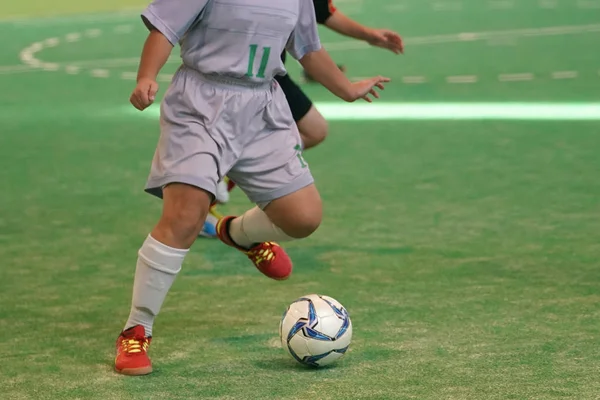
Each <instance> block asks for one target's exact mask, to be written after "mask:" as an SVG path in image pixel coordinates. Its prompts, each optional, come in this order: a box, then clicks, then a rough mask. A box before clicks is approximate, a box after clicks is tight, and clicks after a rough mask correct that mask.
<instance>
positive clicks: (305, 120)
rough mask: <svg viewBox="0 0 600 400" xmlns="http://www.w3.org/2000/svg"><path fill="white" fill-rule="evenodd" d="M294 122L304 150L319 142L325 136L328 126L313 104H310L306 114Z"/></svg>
mask: <svg viewBox="0 0 600 400" xmlns="http://www.w3.org/2000/svg"><path fill="white" fill-rule="evenodd" d="M296 124H297V125H298V130H299V131H300V137H301V138H302V143H303V144H304V150H308V149H311V148H313V147H315V146H317V145H319V144H321V143H322V142H323V141H324V140H325V138H327V133H328V132H329V126H328V124H327V121H326V120H325V118H324V117H323V115H321V113H320V112H319V110H317V108H316V107H315V106H314V105H311V106H310V108H309V110H308V112H307V113H306V115H304V116H303V117H302V118H300V119H299V120H298V121H297V122H296Z"/></svg>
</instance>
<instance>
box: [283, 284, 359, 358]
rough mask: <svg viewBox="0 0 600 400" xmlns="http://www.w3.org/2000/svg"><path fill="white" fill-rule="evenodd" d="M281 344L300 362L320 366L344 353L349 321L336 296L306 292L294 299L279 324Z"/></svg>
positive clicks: (347, 341)
mask: <svg viewBox="0 0 600 400" xmlns="http://www.w3.org/2000/svg"><path fill="white" fill-rule="evenodd" d="M279 337H280V338H281V344H282V346H283V348H284V349H285V350H286V351H287V352H288V353H289V354H290V355H291V356H292V357H293V358H294V359H295V360H296V361H298V362H299V363H301V364H305V365H310V366H313V367H321V366H324V365H328V364H331V363H333V362H334V361H336V360H338V359H340V358H341V357H343V356H344V354H345V353H346V351H347V350H348V346H350V341H351V340H352V322H350V316H349V315H348V312H347V311H346V309H345V308H344V306H342V305H341V304H340V303H339V302H338V301H337V300H335V299H332V298H331V297H327V296H320V295H317V294H309V295H308V296H303V297H300V298H299V299H297V300H296V301H294V302H293V303H292V304H291V305H290V306H289V307H288V309H287V310H286V312H285V313H284V314H283V318H282V319H281V323H280V324H279Z"/></svg>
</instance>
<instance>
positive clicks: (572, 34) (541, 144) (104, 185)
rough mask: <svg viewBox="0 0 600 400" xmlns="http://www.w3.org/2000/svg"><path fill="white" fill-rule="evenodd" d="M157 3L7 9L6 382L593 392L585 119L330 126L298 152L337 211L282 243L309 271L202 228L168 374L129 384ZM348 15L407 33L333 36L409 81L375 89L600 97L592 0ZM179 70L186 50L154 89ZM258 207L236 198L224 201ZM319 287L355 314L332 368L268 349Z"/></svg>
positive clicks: (590, 153) (2, 294) (165, 330)
mask: <svg viewBox="0 0 600 400" xmlns="http://www.w3.org/2000/svg"><path fill="white" fill-rule="evenodd" d="M142 6H143V2H134V1H130V0H129V1H121V2H116V1H113V2H102V3H98V4H89V3H88V2H73V1H70V0H62V1H60V2H52V4H50V3H49V2H34V1H31V0H27V1H20V2H18V3H16V2H13V3H11V4H9V5H7V6H3V8H2V9H1V13H2V15H0V18H3V20H2V22H0V34H1V35H2V37H3V38H7V39H8V40H5V41H3V44H2V46H1V48H0V87H1V88H2V94H1V95H0V121H1V128H0V160H1V161H0V165H1V167H2V168H0V182H1V185H2V189H3V190H2V193H3V195H2V196H0V260H2V267H1V268H0V358H1V359H2V363H1V365H0V393H2V395H1V396H0V398H2V399H4V398H6V399H76V398H81V399H138V398H139V399H165V398H168V399H189V398H201V399H307V398H312V399H319V400H321V399H323V400H325V399H486V400H487V399H555V398H556V399H577V400H579V399H596V398H598V393H600V384H599V383H598V372H599V371H598V365H600V351H599V350H598V332H600V323H599V322H598V320H599V317H600V312H599V306H598V303H599V300H600V289H599V283H600V272H599V268H598V267H599V263H598V253H599V251H600V247H599V246H598V232H599V231H600V209H599V202H598V197H599V195H600V184H599V183H598V182H599V180H598V171H600V158H599V157H598V154H597V149H598V147H599V145H600V136H599V135H598V134H599V133H600V128H599V125H598V122H597V121H594V120H592V121H560V120H559V121H536V120H529V121H514V120H513V121H504V120H498V119H491V120H474V121H473V120H471V121H456V120H442V121H430V120H423V121H405V120H383V121H373V120H370V121H360V120H358V121H357V120H354V121H343V120H335V121H332V122H331V126H330V130H331V134H330V137H329V138H328V140H327V141H326V142H325V144H324V145H323V146H321V147H319V148H317V149H315V150H312V151H310V152H307V153H306V154H305V158H306V159H307V161H308V162H309V163H310V166H311V169H312V171H313V173H314V175H315V177H316V179H317V182H318V186H319V188H320V191H321V193H322V196H323V199H324V202H325V219H324V222H323V225H322V227H321V228H320V230H319V231H318V232H317V233H316V234H315V235H314V236H313V237H311V238H310V239H307V240H305V241H301V242H297V243H292V244H290V245H289V246H287V248H288V250H289V252H290V254H291V256H292V257H293V259H294V261H295V272H294V275H293V277H292V278H291V279H290V280H289V281H287V282H283V283H282V282H271V281H269V280H267V279H265V278H263V277H262V276H261V275H260V274H258V273H257V272H256V271H255V270H253V268H252V267H251V266H250V265H248V263H247V262H246V260H244V257H243V256H242V255H241V254H238V253H235V252H232V251H231V250H230V249H228V248H225V247H224V246H223V245H221V244H219V243H217V242H211V241H207V240H201V241H199V242H198V243H197V244H196V245H195V246H194V248H193V250H192V251H191V254H190V255H189V257H188V258H187V259H186V263H185V265H184V269H183V271H182V273H181V274H180V276H179V277H178V279H177V281H176V282H175V285H174V286H173V289H172V291H171V293H170V295H169V297H168V299H167V301H166V303H165V306H164V308H163V310H162V313H161V315H160V317H159V318H158V320H157V323H156V326H155V332H154V334H155V335H154V336H155V339H154V341H153V344H152V348H151V352H150V354H151V356H152V357H153V360H154V363H155V373H154V374H153V375H151V376H149V377H144V378H133V379H132V378H129V377H122V376H119V375H116V374H115V373H114V372H113V371H112V362H113V357H114V352H113V346H114V340H115V339H116V336H117V334H118V332H119V330H120V329H121V328H122V325H123V323H124V321H125V319H126V317H127V314H128V309H129V301H130V296H131V284H132V277H133V270H134V263H135V259H136V252H137V250H138V248H139V246H140V244H141V243H142V241H143V239H144V237H145V235H146V234H147V233H148V232H149V231H150V229H151V228H152V225H153V224H154V223H155V221H156V219H157V217H158V214H159V211H160V202H159V201H157V200H156V199H154V198H151V197H150V196H148V195H146V194H144V193H143V192H142V187H143V184H144V181H145V178H146V176H147V173H148V168H149V162H150V160H151V157H152V154H153V151H154V147H155V145H156V140H157V134H158V125H157V121H156V117H155V116H147V115H146V114H144V113H138V112H135V110H133V109H132V108H131V107H130V106H129V105H128V97H129V93H130V91H131V89H132V88H133V85H134V80H133V79H134V76H135V75H134V74H135V70H136V66H137V62H138V55H139V52H140V48H141V45H142V42H143V40H144V36H145V32H144V29H143V27H142V24H141V22H140V20H139V17H138V15H137V14H138V12H137V11H135V9H136V7H137V8H141V7H142ZM338 6H339V8H340V9H341V10H342V11H345V12H347V13H348V14H349V15H350V16H352V17H354V18H357V19H359V20H360V21H361V22H364V23H366V24H371V25H380V26H386V27H390V28H394V29H397V30H399V31H400V32H401V33H402V34H403V36H404V37H405V39H406V44H407V46H406V55H405V56H402V57H397V56H394V55H391V54H387V53H385V52H383V51H379V50H376V49H371V48H368V47H365V46H362V45H361V44H359V43H356V42H352V41H349V40H347V39H344V38H340V37H339V36H337V35H335V34H333V33H329V32H325V31H323V41H324V43H325V45H326V47H327V48H328V49H330V51H331V54H332V55H333V57H334V58H335V59H336V61H337V62H339V63H343V64H345V65H347V67H348V71H349V75H350V76H351V77H355V78H358V77H362V76H369V75H372V74H381V75H388V76H390V77H391V78H392V79H393V80H394V82H393V83H392V84H390V85H389V86H388V88H387V89H386V91H385V92H384V95H383V96H382V97H383V98H382V101H383V102H389V103H392V102H394V103H406V102H415V103H420V104H421V103H425V104H429V103H445V102H452V103H463V102H470V103H479V102H486V103H490V102H491V103H495V104H497V103H500V104H502V103H503V102H511V103H527V104H535V103H572V104H590V103H597V102H598V101H599V100H598V93H599V91H600V75H599V74H598V71H599V70H600V55H599V54H600V53H598V51H597V50H596V48H597V45H598V42H599V40H600V22H599V21H600V3H599V2H598V1H593V0H586V1H566V0H556V1H555V0H542V1H534V0H520V1H510V0H502V1H500V0H497V1H474V0H462V1H437V2H435V1H416V0H410V1H409V0H405V1H398V2H388V1H383V0H370V1H369V2H367V1H339V4H338ZM132 9H133V10H132ZM176 67H177V59H176V53H174V58H173V61H171V62H169V64H168V65H167V67H166V68H165V70H164V71H163V74H164V75H161V76H160V80H161V85H162V90H163V91H164V89H165V88H166V86H167V84H168V80H169V78H170V76H169V75H170V74H171V73H172V72H173V71H174V70H175V68H176ZM290 71H291V73H292V75H293V76H294V77H298V78H299V77H300V74H299V69H298V67H297V65H295V64H294V63H290ZM304 87H305V88H306V90H307V92H308V93H310V95H311V96H312V97H313V98H314V99H315V100H316V101H318V102H327V103H330V102H336V100H335V99H334V98H333V96H331V95H330V94H328V93H327V92H326V91H325V90H324V89H322V88H320V87H318V86H314V85H306V86H304ZM374 106H376V104H375V105H374ZM147 114H149V115H150V113H147ZM248 206H249V204H248V202H247V201H246V200H245V199H244V198H243V196H242V195H241V193H239V191H238V192H235V194H234V195H233V200H232V203H231V204H230V205H228V206H227V208H226V209H225V210H226V211H227V212H231V213H239V212H242V211H243V210H245V209H246V208H247V207H248ZM315 292H316V293H322V294H327V295H330V296H332V297H334V298H336V299H338V300H339V301H341V302H342V303H343V304H344V305H345V306H346V307H347V308H348V310H349V312H350V315H351V317H352V321H353V325H354V341H353V344H352V346H351V350H350V352H349V353H348V355H347V357H346V358H345V359H344V360H343V361H342V362H341V363H339V364H338V365H337V366H336V367H334V368H328V369H324V370H320V371H314V370H307V369H305V368H302V367H300V366H298V365H296V364H295V363H294V362H293V361H292V360H291V359H289V358H287V356H286V355H285V354H284V353H283V350H282V349H281V348H279V344H278V340H277V326H278V323H279V318H280V316H281V313H282V312H283V310H284V309H285V307H286V306H287V305H288V304H289V303H290V302H291V301H293V300H294V299H295V298H297V297H300V296H302V295H305V294H308V293H315Z"/></svg>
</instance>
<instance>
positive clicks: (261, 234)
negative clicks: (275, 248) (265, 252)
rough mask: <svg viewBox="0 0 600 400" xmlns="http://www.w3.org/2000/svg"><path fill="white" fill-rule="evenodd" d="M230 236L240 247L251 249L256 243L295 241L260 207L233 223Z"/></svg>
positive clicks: (230, 226) (249, 211)
mask: <svg viewBox="0 0 600 400" xmlns="http://www.w3.org/2000/svg"><path fill="white" fill-rule="evenodd" d="M229 236H231V239H233V241H234V242H235V243H236V244H237V245H238V246H241V247H245V248H250V247H251V246H252V245H253V244H255V243H262V242H289V241H291V240H295V238H293V237H291V236H289V235H287V234H286V233H285V232H284V231H282V230H281V228H279V227H278V226H276V225H275V224H274V223H273V222H271V220H270V219H269V217H268V216H267V214H265V212H264V211H263V210H261V209H260V208H258V207H254V208H252V209H250V210H248V211H246V212H245V213H244V214H243V215H242V216H240V217H237V218H236V219H234V220H233V221H231V223H230V224H229Z"/></svg>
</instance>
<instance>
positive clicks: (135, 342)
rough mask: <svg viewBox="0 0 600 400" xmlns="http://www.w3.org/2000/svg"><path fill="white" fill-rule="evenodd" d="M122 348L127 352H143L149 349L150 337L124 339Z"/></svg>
mask: <svg viewBox="0 0 600 400" xmlns="http://www.w3.org/2000/svg"><path fill="white" fill-rule="evenodd" d="M121 348H122V349H123V351H124V352H125V353H127V354H134V353H141V352H145V351H147V350H148V339H146V338H144V339H135V338H133V339H123V340H121Z"/></svg>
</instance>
